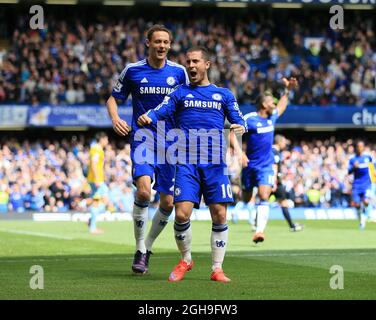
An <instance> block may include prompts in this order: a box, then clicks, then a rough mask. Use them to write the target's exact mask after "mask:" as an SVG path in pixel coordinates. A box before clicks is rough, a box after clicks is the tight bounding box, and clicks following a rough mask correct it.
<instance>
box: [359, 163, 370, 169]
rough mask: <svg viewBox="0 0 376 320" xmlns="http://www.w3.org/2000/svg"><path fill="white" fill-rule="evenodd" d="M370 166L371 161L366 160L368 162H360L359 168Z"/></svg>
mask: <svg viewBox="0 0 376 320" xmlns="http://www.w3.org/2000/svg"><path fill="white" fill-rule="evenodd" d="M368 167H369V162H366V163H359V164H358V168H359V169H365V168H368Z"/></svg>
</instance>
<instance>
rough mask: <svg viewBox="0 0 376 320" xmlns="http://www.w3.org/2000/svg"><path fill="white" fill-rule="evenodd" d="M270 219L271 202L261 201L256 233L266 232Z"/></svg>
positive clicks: (258, 207)
mask: <svg viewBox="0 0 376 320" xmlns="http://www.w3.org/2000/svg"><path fill="white" fill-rule="evenodd" d="M268 218H269V202H267V201H261V202H260V203H259V205H258V206H257V217H256V220H257V226H256V232H264V230H265V228H266V224H267V222H268Z"/></svg>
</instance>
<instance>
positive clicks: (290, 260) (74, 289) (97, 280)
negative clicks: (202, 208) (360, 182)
mask: <svg viewBox="0 0 376 320" xmlns="http://www.w3.org/2000/svg"><path fill="white" fill-rule="evenodd" d="M305 223H306V228H305V230H304V231H303V232H298V233H292V232H290V231H289V229H288V228H287V224H286V222H285V221H269V224H268V227H267V230H266V231H267V232H266V241H265V242H264V243H262V244H258V245H257V246H256V245H254V244H253V243H252V241H251V232H250V227H249V225H248V224H247V223H246V222H241V223H239V224H237V225H233V224H231V223H230V225H229V227H230V229H229V230H230V232H229V243H228V250H227V254H226V258H225V263H224V270H225V272H226V273H227V275H228V276H229V277H230V278H231V279H232V281H231V283H228V284H223V283H215V282H213V281H210V280H209V275H210V263H211V257H210V245H209V240H210V232H211V231H210V230H211V228H210V227H211V224H210V222H196V221H193V222H192V225H193V244H192V251H193V259H194V261H195V268H194V269H193V270H192V271H190V272H188V273H187V274H186V277H185V279H184V280H183V281H181V282H179V283H169V282H168V281H167V277H168V275H169V273H170V271H171V270H172V268H173V267H174V265H175V264H176V263H177V261H178V259H179V255H178V252H177V249H176V244H175V241H174V238H173V230H172V223H169V224H168V225H167V227H166V230H165V231H164V232H163V233H162V235H161V236H160V238H159V239H157V241H156V243H155V246H154V255H153V256H152V258H151V261H150V271H149V274H147V275H145V276H135V275H133V274H132V272H131V262H132V258H133V250H134V247H133V225H132V223H130V222H102V223H99V226H100V227H101V228H103V229H104V230H105V233H104V234H103V235H90V234H89V233H88V230H87V226H86V225H85V224H84V223H78V222H31V221H0V284H1V285H0V299H135V300H141V299H161V300H166V299H376V289H375V288H376V249H375V246H376V224H375V223H368V225H367V229H366V230H365V231H360V230H358V228H357V222H356V221H333V220H332V221H306V222H305ZM32 265H40V266H42V267H43V269H44V289H43V290H32V289H30V286H29V281H30V278H31V277H32V274H30V273H29V270H30V267H31V266H32ZM333 265H340V266H342V267H343V270H344V289H343V290H333V289H331V288H330V286H329V283H330V279H331V277H332V276H333V274H330V272H329V270H330V268H331V266H333Z"/></svg>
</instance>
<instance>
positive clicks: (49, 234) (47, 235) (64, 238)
mask: <svg viewBox="0 0 376 320" xmlns="http://www.w3.org/2000/svg"><path fill="white" fill-rule="evenodd" d="M0 232H7V233H16V234H24V235H28V236H36V237H45V238H53V239H59V240H73V239H74V238H71V237H65V236H57V235H56V234H51V233H43V232H33V231H26V230H16V229H0Z"/></svg>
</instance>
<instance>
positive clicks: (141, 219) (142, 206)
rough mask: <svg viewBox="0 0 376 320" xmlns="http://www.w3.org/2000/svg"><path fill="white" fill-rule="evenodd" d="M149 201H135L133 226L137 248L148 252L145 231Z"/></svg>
mask: <svg viewBox="0 0 376 320" xmlns="http://www.w3.org/2000/svg"><path fill="white" fill-rule="evenodd" d="M148 207H149V202H144V203H142V202H137V201H135V202H134V206H133V228H134V237H135V239H136V250H140V251H141V252H142V253H146V247H145V233H146V226H147V221H148Z"/></svg>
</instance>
